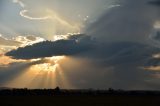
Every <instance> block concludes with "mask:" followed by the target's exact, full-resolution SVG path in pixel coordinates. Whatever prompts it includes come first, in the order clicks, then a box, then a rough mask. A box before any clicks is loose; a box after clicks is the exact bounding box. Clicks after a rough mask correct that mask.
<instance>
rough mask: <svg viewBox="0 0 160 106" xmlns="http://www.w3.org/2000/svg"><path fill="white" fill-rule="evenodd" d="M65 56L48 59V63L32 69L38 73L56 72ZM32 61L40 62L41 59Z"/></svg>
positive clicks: (34, 66) (37, 65) (45, 62)
mask: <svg viewBox="0 0 160 106" xmlns="http://www.w3.org/2000/svg"><path fill="white" fill-rule="evenodd" d="M63 58H64V56H53V57H47V58H45V60H46V61H44V62H42V63H40V64H36V65H33V66H32V67H31V69H32V70H37V71H50V72H55V71H56V68H57V66H58V65H59V64H58V61H60V60H61V59H63ZM32 61H40V60H39V59H34V60H32Z"/></svg>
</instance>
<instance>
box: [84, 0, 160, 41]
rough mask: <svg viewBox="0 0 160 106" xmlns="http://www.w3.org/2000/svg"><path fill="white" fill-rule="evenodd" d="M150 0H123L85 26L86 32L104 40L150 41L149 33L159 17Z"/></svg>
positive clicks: (157, 9)
mask: <svg viewBox="0 0 160 106" xmlns="http://www.w3.org/2000/svg"><path fill="white" fill-rule="evenodd" d="M148 1H151V0H124V2H122V3H120V5H121V6H119V7H115V8H112V9H111V10H110V11H107V12H105V13H104V14H103V15H102V16H100V17H99V19H97V21H95V22H94V23H92V24H90V25H89V27H88V28H86V31H85V32H86V33H87V34H89V35H92V36H95V37H96V38H98V39H100V40H101V41H104V42H106V41H107V42H116V41H131V42H140V43H151V42H150V38H149V35H150V33H151V32H152V31H153V26H154V23H155V22H156V21H158V20H159V19H160V15H159V8H158V7H156V6H152V5H149V4H148Z"/></svg>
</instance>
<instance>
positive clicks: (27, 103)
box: [0, 89, 160, 106]
mask: <svg viewBox="0 0 160 106" xmlns="http://www.w3.org/2000/svg"><path fill="white" fill-rule="evenodd" d="M0 106H160V92H158V91H114V90H106V91H100V90H99V91H92V90H59V89H58V90H55V89H54V90H27V89H21V90H20V89H14V90H13V89H12V90H1V91H0Z"/></svg>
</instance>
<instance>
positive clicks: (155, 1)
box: [149, 0, 160, 6]
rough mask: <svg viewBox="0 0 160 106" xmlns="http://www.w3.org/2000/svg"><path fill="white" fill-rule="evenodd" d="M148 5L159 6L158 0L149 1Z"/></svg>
mask: <svg viewBox="0 0 160 106" xmlns="http://www.w3.org/2000/svg"><path fill="white" fill-rule="evenodd" d="M149 3H150V4H152V5H155V6H160V0H154V1H150V2H149Z"/></svg>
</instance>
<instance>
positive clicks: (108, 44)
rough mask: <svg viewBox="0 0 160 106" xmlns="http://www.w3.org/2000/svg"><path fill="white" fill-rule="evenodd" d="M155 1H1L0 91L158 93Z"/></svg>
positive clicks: (158, 4) (159, 35)
mask: <svg viewBox="0 0 160 106" xmlns="http://www.w3.org/2000/svg"><path fill="white" fill-rule="evenodd" d="M159 10H160V0H141V1H140V0H0V14H1V17H0V87H11V88H55V87H57V86H59V87H60V88H65V89H88V88H93V89H108V88H114V89H126V90H159V89H160V63H159V61H160V12H159Z"/></svg>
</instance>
